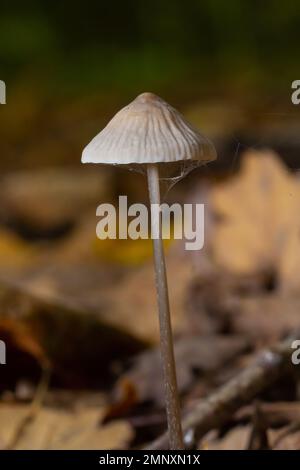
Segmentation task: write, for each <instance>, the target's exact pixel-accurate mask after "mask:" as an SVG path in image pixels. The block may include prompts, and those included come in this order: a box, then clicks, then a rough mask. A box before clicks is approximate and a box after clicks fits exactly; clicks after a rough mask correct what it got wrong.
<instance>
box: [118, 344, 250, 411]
mask: <svg viewBox="0 0 300 470" xmlns="http://www.w3.org/2000/svg"><path fill="white" fill-rule="evenodd" d="M247 347H248V345H247V341H245V339H244V338H242V337H234V336H232V337H230V336H229V337H226V336H219V335H216V336H194V337H193V336H185V337H183V338H182V339H180V340H178V341H177V342H176V343H175V358H176V369H177V381H178V387H179V391H180V392H186V391H187V390H188V389H189V388H190V387H191V385H192V384H193V383H194V381H195V377H196V376H197V375H199V374H201V373H202V374H205V373H208V372H212V371H215V370H217V369H219V368H220V367H222V366H224V365H225V364H228V363H229V362H230V361H232V360H234V359H235V358H236V356H237V355H239V354H241V353H242V352H244V351H245V350H246V349H247ZM124 380H125V381H130V382H131V383H133V384H134V385H135V388H136V390H137V397H138V399H139V401H147V400H152V401H155V402H156V403H157V404H159V405H162V404H163V403H164V393H163V382H162V370H161V358H160V351H159V349H154V350H151V351H147V352H145V353H142V354H141V355H140V356H137V357H136V358H135V359H134V364H133V366H132V368H131V369H130V370H129V371H128V372H126V373H125V374H124V376H123V377H122V378H121V379H120V381H119V383H118V384H117V389H118V388H119V389H120V390H122V388H123V381H124ZM120 395H122V393H121V394H120Z"/></svg>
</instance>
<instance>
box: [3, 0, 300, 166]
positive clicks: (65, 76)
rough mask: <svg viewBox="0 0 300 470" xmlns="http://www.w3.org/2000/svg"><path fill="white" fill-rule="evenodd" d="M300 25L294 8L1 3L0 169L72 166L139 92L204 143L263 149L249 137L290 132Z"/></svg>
mask: <svg viewBox="0 0 300 470" xmlns="http://www.w3.org/2000/svg"><path fill="white" fill-rule="evenodd" d="M299 23H300V7H299V5H298V4H297V3H295V2H292V1H287V2H285V3H284V5H283V4H282V3H281V2H279V1H267V2H263V4H262V3H259V2H254V3H253V2H251V3H250V2H241V1H238V0H232V1H231V2H228V3H224V2H222V1H221V0H213V1H202V2H198V1H195V0H187V1H186V2H181V1H179V0H165V1H163V2H160V1H158V0H153V1H151V2H148V1H145V2H139V1H137V0H129V1H127V2H119V1H117V2H102V1H99V2H96V1H90V2H87V3H86V4H85V5H82V4H79V3H76V2H75V4H74V2H71V1H66V2H63V3H58V2H55V3H53V2H38V1H32V0H31V1H29V2H26V4H24V3H23V2H21V1H16V2H13V3H11V2H6V1H3V2H2V6H1V28H0V45H1V46H0V61H1V79H2V80H5V81H6V82H7V100H8V104H9V106H6V107H3V106H2V107H1V115H0V122H1V126H0V133H1V134H0V137H1V150H2V151H1V162H2V167H3V168H4V166H7V167H13V168H16V167H28V166H36V165H46V164H48V162H50V163H52V164H54V163H55V164H56V163H58V164H62V163H67V164H76V163H77V161H78V155H79V154H80V151H81V149H82V147H83V146H84V145H85V143H86V142H87V141H88V140H89V139H90V137H91V136H93V135H94V134H95V132H97V131H99V129H100V128H101V127H102V126H103V125H104V123H105V122H106V121H107V119H108V118H109V117H110V116H111V115H112V113H114V112H115V111H116V110H117V109H119V107H121V106H123V105H124V104H126V103H127V102H129V101H130V100H132V99H133V98H134V97H135V96H136V95H137V94H139V93H140V92H142V91H153V92H155V93H157V94H160V95H162V96H163V97H164V98H165V99H166V100H167V101H170V102H171V103H172V104H174V106H176V107H179V108H180V109H181V110H183V111H186V112H187V111H189V113H190V116H191V117H192V118H193V120H194V122H195V123H196V124H199V125H201V128H203V130H204V131H206V130H208V131H210V132H211V134H216V133H221V134H224V133H225V129H224V126H225V127H226V130H227V131H228V132H230V136H231V139H234V137H235V138H236V139H237V140H239V138H240V136H241V134H243V137H244V140H243V139H242V138H241V140H242V144H243V143H245V144H246V145H247V144H248V143H249V144H250V143H252V144H253V145H256V144H257V143H258V142H259V141H260V140H261V136H260V135H259V136H258V137H257V135H253V136H252V134H253V133H254V134H255V132H258V131H259V132H263V131H266V132H267V131H268V137H270V136H269V134H270V132H271V131H270V129H269V128H270V127H271V128H272V129H273V128H274V127H278V126H279V125H280V124H282V126H283V127H285V126H287V125H288V124H289V122H290V120H292V123H294V121H293V116H291V114H296V113H297V110H296V108H295V106H293V105H292V104H291V100H290V96H291V83H292V81H293V80H295V79H297V73H298V70H299V67H298V63H297V54H298V42H299ZM285 113H287V115H285ZM261 127H263V129H261ZM265 127H267V129H265ZM222 128H223V129H222ZM234 133H235V134H234ZM244 134H247V135H246V136H245V135H244ZM274 134H275V136H276V138H277V140H280V137H281V142H282V139H285V140H287V136H286V135H283V136H277V130H275V131H274ZM295 138H296V137H295ZM233 143H234V142H233ZM279 143H280V142H278V144H279ZM19 147H21V148H22V152H18V149H19ZM41 152H42V154H43V156H42V158H41Z"/></svg>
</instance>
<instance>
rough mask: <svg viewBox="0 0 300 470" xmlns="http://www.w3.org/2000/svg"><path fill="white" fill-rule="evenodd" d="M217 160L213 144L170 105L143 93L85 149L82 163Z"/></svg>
mask: <svg viewBox="0 0 300 470" xmlns="http://www.w3.org/2000/svg"><path fill="white" fill-rule="evenodd" d="M215 159H216V151H215V148H214V146H213V144H212V143H211V142H210V141H209V140H208V139H206V138H205V137H203V136H202V135H201V134H200V133H199V132H198V131H197V130H195V129H194V128H193V127H192V126H191V125H190V124H189V123H188V122H187V121H186V120H185V119H184V117H183V116H182V115H181V114H180V113H179V112H178V111H177V110H176V109H174V108H172V106H170V105H169V104H168V103H166V102H165V101H164V100H162V99H161V98H159V97H158V96H156V95H154V94H153V93H142V94H141V95H139V96H138V97H137V98H136V99H135V100H134V101H132V103H130V104H129V105H128V106H125V108H123V109H121V111H119V112H118V113H117V114H116V115H115V116H114V117H113V118H112V119H111V121H110V122H109V123H108V124H107V126H106V127H105V128H104V129H103V130H102V131H101V132H100V133H99V134H98V135H97V136H96V137H95V138H94V139H93V140H92V141H91V142H90V143H89V144H88V145H87V146H86V147H85V149H84V151H83V153H82V159H81V161H82V162H83V163H110V164H119V165H120V164H129V163H135V164H136V163H155V162H175V161H181V160H198V161H202V162H203V163H206V162H209V161H212V160H215Z"/></svg>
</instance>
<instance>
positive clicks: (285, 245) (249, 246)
mask: <svg viewBox="0 0 300 470" xmlns="http://www.w3.org/2000/svg"><path fill="white" fill-rule="evenodd" d="M299 203H300V183H299V180H298V179H297V178H296V177H295V176H294V175H293V174H292V173H290V172H289V171H288V169H287V168H286V167H285V166H284V164H283V163H282V161H281V160H280V158H279V157H278V156H277V155H276V154H275V153H273V152H271V151H253V150H251V151H248V152H246V153H245V155H244V157H243V159H242V166H241V169H240V171H239V172H238V174H237V175H236V176H235V177H233V178H231V179H229V180H228V181H226V182H225V183H221V184H218V185H216V187H215V189H214V190H213V191H212V206H213V210H214V212H215V214H216V215H217V216H218V219H217V222H216V223H215V231H214V235H213V237H212V251H213V256H214V260H215V262H216V263H217V264H218V265H219V266H221V267H222V268H223V269H225V270H228V271H229V272H233V273H235V274H238V275H245V274H246V275H247V274H251V273H259V272H261V271H271V272H273V271H274V272H275V273H276V277H277V278H278V284H279V286H280V288H281V289H282V290H287V291H290V290H292V291H295V290H296V291H297V290H299V287H300V276H299V270H298V266H299V261H300V212H299Z"/></svg>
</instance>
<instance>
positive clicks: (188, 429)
mask: <svg viewBox="0 0 300 470" xmlns="http://www.w3.org/2000/svg"><path fill="white" fill-rule="evenodd" d="M299 338H300V332H298V333H297V334H295V335H293V336H291V337H290V338H288V339H287V340H285V341H283V342H281V343H279V344H277V345H276V346H275V347H274V348H272V349H269V350H266V351H264V352H262V353H260V354H259V356H258V357H257V359H256V360H255V362H254V363H253V364H252V365H250V366H249V367H247V368H246V369H245V370H243V371H242V372H241V373H239V374H238V375H237V377H235V378H233V379H232V380H230V381H229V382H228V383H227V384H225V385H223V386H222V387H220V388H219V389H218V390H217V391H216V392H214V393H213V394H212V395H211V396H210V397H208V398H207V399H206V400H201V401H200V402H199V403H198V404H197V405H196V406H195V407H194V408H193V410H192V411H190V412H189V413H188V414H187V415H186V416H185V418H183V421H182V427H183V432H184V436H185V443H186V446H190V447H191V446H193V445H194V444H195V443H197V442H199V440H200V439H201V438H202V437H203V436H204V435H205V434H206V433H207V432H208V431H209V430H211V429H213V428H218V427H220V426H221V425H222V424H224V423H226V422H227V421H228V420H229V419H230V418H231V417H232V414H233V413H234V412H235V411H237V410H238V409H239V408H240V407H241V406H242V405H244V404H246V403H248V402H249V401H250V400H251V399H253V398H254V397H255V396H256V395H257V394H259V393H261V392H262V391H263V390H264V389H266V388H267V387H269V386H270V385H272V384H273V383H274V382H275V381H276V380H278V379H279V378H280V377H281V376H283V375H284V374H285V373H287V372H288V370H292V369H293V367H294V368H295V367H296V366H293V364H292V362H291V355H292V352H293V349H292V348H291V344H292V342H293V341H294V340H295V339H299ZM167 448H168V436H167V434H163V435H161V436H160V437H159V438H158V439H156V440H155V441H154V442H153V443H151V444H150V445H149V446H147V449H150V450H155V449H167Z"/></svg>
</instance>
